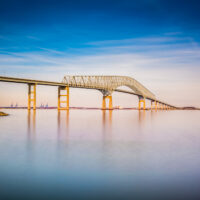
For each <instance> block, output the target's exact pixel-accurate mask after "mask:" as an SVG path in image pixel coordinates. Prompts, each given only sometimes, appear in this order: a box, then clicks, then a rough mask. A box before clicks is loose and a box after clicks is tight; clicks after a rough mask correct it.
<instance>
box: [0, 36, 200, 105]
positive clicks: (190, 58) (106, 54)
mask: <svg viewBox="0 0 200 200" xmlns="http://www.w3.org/2000/svg"><path fill="white" fill-rule="evenodd" d="M135 40H136V39H131V41H135ZM140 40H142V43H143V44H141V41H140ZM174 41H177V37H163V38H143V39H138V40H137V42H138V44H137V45H133V44H130V45H127V44H128V43H130V40H125V41H117V42H116V41H107V44H106V45H102V44H103V43H105V42H104V41H103V42H101V41H100V42H99V44H100V45H99V44H95V45H94V47H90V48H88V49H80V54H77V55H76V54H69V53H66V52H62V51H56V50H53V49H46V48H42V47H41V48H40V49H41V50H42V51H38V52H26V53H23V52H21V53H13V52H7V53H6V54H1V55H0V73H1V74H2V73H4V74H5V75H8V76H9V75H10V76H18V77H29V78H35V79H45V80H55V81H61V80H62V77H63V76H64V75H66V74H67V75H72V74H73V75H81V74H83V75H93V74H95V75H126V76H132V77H134V78H136V79H137V80H138V81H140V82H141V83H143V84H144V85H145V86H146V87H147V88H149V89H150V90H152V91H153V93H155V94H156V95H157V96H158V97H160V98H161V99H163V100H165V101H169V103H175V104H176V105H178V104H180V103H181V105H190V104H193V105H196V106H200V104H199V101H200V95H199V92H197V90H198V89H199V88H200V80H199V77H200V48H199V45H198V44H197V43H196V42H195V41H193V40H192V39H190V38H187V37H186V38H185V39H182V41H181V42H179V43H171V42H174ZM119 43H121V44H120V45H118V46H116V44H119ZM108 44H109V45H108ZM112 44H115V46H113V45H112ZM98 45H99V46H98ZM85 51H86V52H87V53H85ZM81 52H82V53H81Z"/></svg>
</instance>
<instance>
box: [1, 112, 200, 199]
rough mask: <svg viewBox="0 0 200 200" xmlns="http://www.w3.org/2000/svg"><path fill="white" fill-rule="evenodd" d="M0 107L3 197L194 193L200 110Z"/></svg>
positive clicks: (198, 162) (199, 179)
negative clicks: (5, 108) (27, 108)
mask: <svg viewBox="0 0 200 200" xmlns="http://www.w3.org/2000/svg"><path fill="white" fill-rule="evenodd" d="M2 111H4V112H7V113H9V114H10V115H9V116H7V117H1V118H0V130H1V133H0V197H2V199H6V198H7V199H9V198H10V199H12V198H13V199H18V198H24V199H66V198H70V199H72V198H79V199H89V198H92V199H97V198H100V199H101V198H102V199H107V198H108V199H110V198H114V199H117V198H119V199H121V198H124V199H127V198H128V197H130V198H131V199H133V198H134V197H136V198H137V199H141V198H147V199H150V198H152V199H153V198H154V199H155V198H156V197H162V195H164V196H165V197H167V196H169V197H173V196H177V197H179V198H185V197H187V196H188V197H190V199H192V197H193V198H194V197H196V196H197V195H199V191H198V190H199V183H200V173H199V172H200V168H199V166H200V156H199V155H200V123H199V119H200V112H199V111H184V110H169V111H166V110H158V111H143V110H141V111H138V110H113V111H111V110H110V111H109V110H106V111H102V110H78V109H77V110H69V111H64V110H63V111H59V112H58V111H57V110H36V111H33V110H32V111H30V112H29V111H27V110H15V109H9V110H3V109H2Z"/></svg>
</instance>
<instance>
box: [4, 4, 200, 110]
mask: <svg viewBox="0 0 200 200" xmlns="http://www.w3.org/2000/svg"><path fill="white" fill-rule="evenodd" d="M199 10H200V2H199V1H198V0H190V1H188V0H187V1H186V0H181V1H178V0H173V1H172V0H73V1H72V0H70V1H69V0H65V1H61V0H40V1H38V0H34V1H33V0H26V1H23V0H0V75H1V76H12V77H25V78H32V79H42V80H52V81H62V78H63V76H64V75H125V76H131V77H133V78H135V79H136V80H138V81H139V82H141V83H142V84H143V85H145V87H147V88H148V89H149V90H150V91H152V92H153V93H154V94H155V95H156V97H157V98H159V99H160V100H163V101H166V102H168V103H170V104H173V105H176V106H197V107H200V78H199V77H200V47H199V43H200V37H199V36H200V24H199V21H200V12H199ZM37 89H38V90H37V96H38V99H37V104H38V105H40V104H41V103H45V104H46V103H49V105H56V103H57V88H50V87H43V86H38V88H37ZM0 94H1V98H0V106H7V105H10V104H11V103H14V104H15V103H18V104H19V105H26V103H27V86H26V85H21V84H11V83H0ZM70 94H71V98H70V102H71V103H70V105H72V106H100V105H101V100H102V95H101V93H99V92H98V91H88V90H80V89H71V90H70ZM137 101H138V99H137V97H133V96H130V95H124V94H115V93H114V94H113V102H114V105H115V104H116V105H124V106H129V107H131V106H136V105H137ZM130 102H131V103H130Z"/></svg>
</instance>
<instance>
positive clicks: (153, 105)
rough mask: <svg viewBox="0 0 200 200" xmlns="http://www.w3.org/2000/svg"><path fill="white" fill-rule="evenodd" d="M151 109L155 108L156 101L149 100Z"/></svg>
mask: <svg viewBox="0 0 200 200" xmlns="http://www.w3.org/2000/svg"><path fill="white" fill-rule="evenodd" d="M151 110H157V101H151Z"/></svg>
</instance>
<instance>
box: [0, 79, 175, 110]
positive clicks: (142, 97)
mask: <svg viewBox="0 0 200 200" xmlns="http://www.w3.org/2000/svg"><path fill="white" fill-rule="evenodd" d="M0 81H1V82H11V83H22V84H27V85H28V106H27V108H28V110H30V109H31V108H33V109H34V110H35V109H36V86H37V85H46V86H57V87H58V110H68V109H69V88H85V89H95V90H98V91H100V92H101V93H102V95H103V99H102V109H113V103H112V93H113V92H122V93H127V94H131V95H136V96H138V99H139V105H138V109H139V110H141V109H143V110H144V109H146V104H145V102H146V100H150V101H151V109H152V110H153V109H155V110H157V109H176V108H177V107H176V106H173V105H170V104H168V103H166V102H163V101H160V100H158V99H157V98H156V96H155V95H154V94H153V93H152V92H151V91H149V90H148V89H147V88H146V87H144V86H143V85H142V84H141V83H139V82H138V81H137V80H135V79H134V78H131V77H128V76H64V78H63V80H62V81H61V82H52V81H43V80H32V79H24V78H14V77H6V76H0ZM121 86H126V87H128V88H130V89H131V91H127V90H122V89H117V88H118V87H121ZM106 99H108V100H109V106H108V108H107V106H106Z"/></svg>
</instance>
